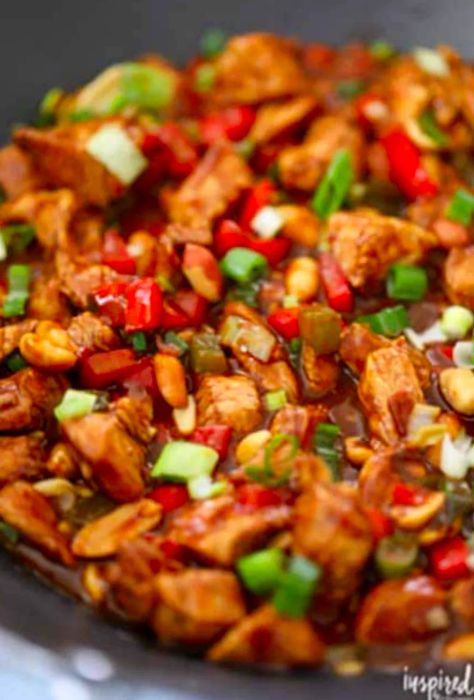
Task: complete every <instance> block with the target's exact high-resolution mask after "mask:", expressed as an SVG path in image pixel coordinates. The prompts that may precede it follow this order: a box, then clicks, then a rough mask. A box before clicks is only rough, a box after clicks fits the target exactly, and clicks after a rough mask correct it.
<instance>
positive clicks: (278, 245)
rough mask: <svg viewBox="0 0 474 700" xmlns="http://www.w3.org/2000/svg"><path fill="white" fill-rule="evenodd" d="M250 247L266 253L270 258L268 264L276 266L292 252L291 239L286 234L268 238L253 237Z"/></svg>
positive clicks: (257, 251)
mask: <svg viewBox="0 0 474 700" xmlns="http://www.w3.org/2000/svg"><path fill="white" fill-rule="evenodd" d="M248 247H250V248H251V249H252V250H254V251H255V252H256V253H260V254H261V255H264V256H265V257H266V259H267V260H268V264H269V265H270V266H271V267H274V266H275V265H278V263H279V262H281V261H282V260H284V259H285V258H286V256H287V255H288V253H289V252H290V248H291V241H290V239H289V238H285V237H284V236H277V237H276V238H270V239H268V240H264V239H263V238H251V240H250V246H248Z"/></svg>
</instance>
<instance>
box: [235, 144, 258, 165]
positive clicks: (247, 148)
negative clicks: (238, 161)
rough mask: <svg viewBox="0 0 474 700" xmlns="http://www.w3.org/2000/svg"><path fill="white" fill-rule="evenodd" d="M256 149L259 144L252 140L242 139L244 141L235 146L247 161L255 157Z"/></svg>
mask: <svg viewBox="0 0 474 700" xmlns="http://www.w3.org/2000/svg"><path fill="white" fill-rule="evenodd" d="M256 147H257V144H256V143H255V141H252V139H242V141H237V143H235V144H234V148H235V150H236V151H237V153H238V154H239V156H242V158H245V160H249V159H250V158H251V157H252V156H253V154H254V153H255V149H256Z"/></svg>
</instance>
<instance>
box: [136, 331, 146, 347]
mask: <svg viewBox="0 0 474 700" xmlns="http://www.w3.org/2000/svg"><path fill="white" fill-rule="evenodd" d="M132 347H133V349H134V350H135V351H136V352H146V349H147V342H146V335H145V333H143V331H137V332H136V333H132Z"/></svg>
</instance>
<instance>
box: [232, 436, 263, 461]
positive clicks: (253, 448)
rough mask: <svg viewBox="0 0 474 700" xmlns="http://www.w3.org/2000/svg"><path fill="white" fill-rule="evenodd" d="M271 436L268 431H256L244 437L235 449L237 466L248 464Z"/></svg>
mask: <svg viewBox="0 0 474 700" xmlns="http://www.w3.org/2000/svg"><path fill="white" fill-rule="evenodd" d="M271 436H272V434H271V432H270V431H269V430H256V431H255V432H254V433H250V434H249V435H246V436H245V437H244V438H242V440H241V441H240V442H239V444H238V445H237V447H236V449H235V458H236V460H237V462H238V464H245V463H246V462H249V461H250V460H251V459H252V458H253V457H255V455H256V454H257V453H258V452H259V450H260V449H261V448H262V447H263V446H264V445H266V444H267V442H268V441H269V440H270V438H271Z"/></svg>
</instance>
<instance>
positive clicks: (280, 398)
mask: <svg viewBox="0 0 474 700" xmlns="http://www.w3.org/2000/svg"><path fill="white" fill-rule="evenodd" d="M263 400H264V403H265V408H266V409H267V411H278V409H280V408H283V406H285V404H286V393H285V390H284V389H277V390H276V391H268V392H267V393H266V394H265V396H264V399H263Z"/></svg>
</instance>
